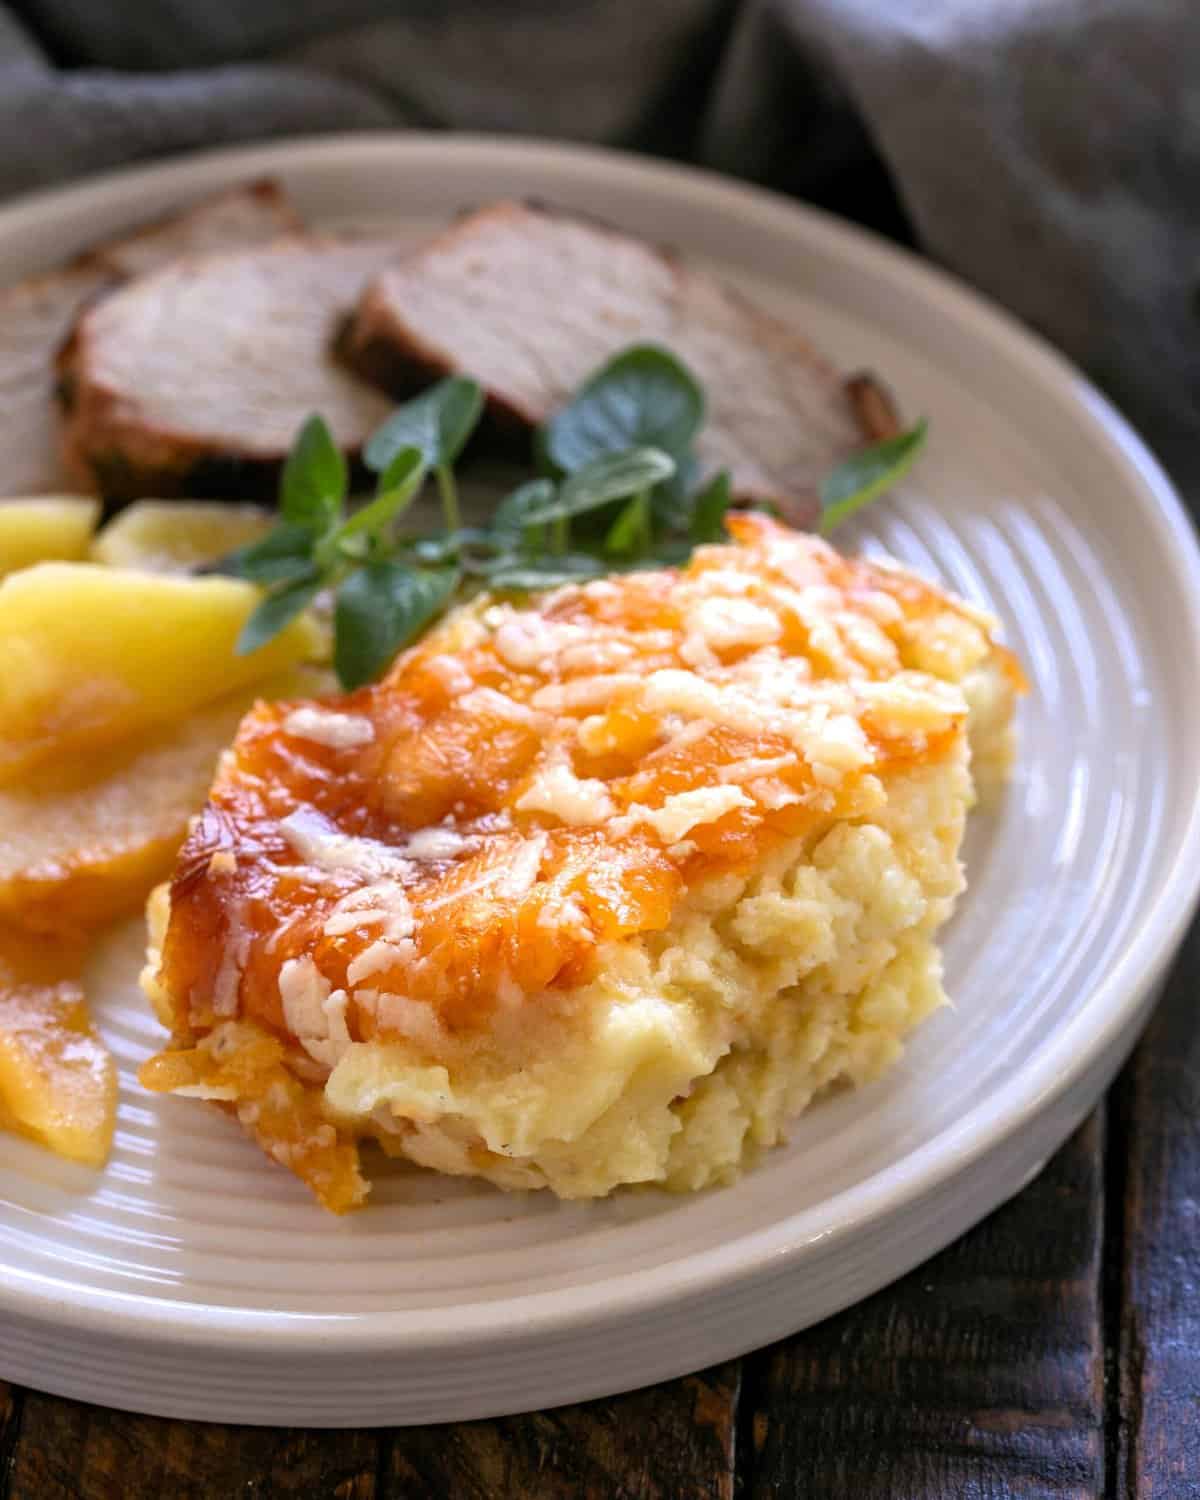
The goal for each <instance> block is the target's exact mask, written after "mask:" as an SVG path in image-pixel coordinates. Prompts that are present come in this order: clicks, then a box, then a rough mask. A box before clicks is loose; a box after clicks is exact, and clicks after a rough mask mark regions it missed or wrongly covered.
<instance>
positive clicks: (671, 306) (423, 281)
mask: <svg viewBox="0 0 1200 1500" xmlns="http://www.w3.org/2000/svg"><path fill="white" fill-rule="evenodd" d="M635 342H636V343H641V342H655V343H659V344H662V345H664V346H666V347H667V348H669V349H671V350H673V351H674V352H675V353H676V354H678V355H679V356H680V358H681V359H683V360H684V361H685V362H686V363H687V364H688V365H689V366H690V367H691V369H692V370H693V371H694V373H695V374H696V376H697V377H698V379H699V380H700V382H701V384H702V385H703V386H704V387H705V389H706V392H707V395H708V418H707V421H706V423H705V426H704V429H703V432H702V434H701V436H700V438H699V440H698V444H697V447H698V452H699V457H700V459H701V462H702V465H703V467H704V468H705V470H706V471H713V470H716V469H719V468H727V469H729V471H730V474H731V477H732V480H733V488H734V492H735V496H736V498H737V499H739V500H742V501H747V500H764V499H769V500H773V501H776V502H777V503H779V504H780V505H781V506H782V507H783V508H784V510H785V512H786V513H787V515H788V517H789V519H791V520H792V521H794V522H797V523H799V524H803V523H804V522H806V521H809V520H811V519H812V516H813V513H814V509H815V505H816V491H817V486H818V485H819V483H820V481H821V479H822V477H823V476H824V475H825V474H826V473H827V472H828V470H829V469H830V468H831V467H832V466H833V465H834V464H835V463H837V462H838V461H839V460H841V459H842V458H844V457H846V456H847V455H848V454H849V453H851V452H853V451H854V450H855V449H856V448H859V447H862V446H863V444H864V443H865V442H868V441H873V440H874V439H875V438H877V437H878V436H882V435H884V432H883V431H881V430H880V423H879V420H878V418H879V412H880V410H881V409H882V410H883V411H884V413H885V415H886V413H887V411H888V409H889V408H888V406H887V402H886V399H884V398H883V397H882V393H881V392H880V391H879V389H878V387H872V392H873V397H874V399H873V400H872V401H871V402H869V403H866V404H864V401H863V399H862V394H861V391H862V387H861V386H857V385H856V386H852V387H851V388H850V389H848V388H847V383H846V382H844V381H843V379H842V377H841V376H840V375H839V374H838V372H837V371H836V370H835V369H834V368H833V366H832V365H831V364H830V363H829V362H828V361H827V360H826V359H825V358H824V357H823V356H822V355H821V354H820V353H819V352H818V351H817V350H816V349H814V347H813V346H812V344H811V343H809V341H808V340H807V339H806V338H805V337H804V336H803V334H801V333H800V331H799V330H798V329H797V328H795V327H794V326H793V325H792V324H791V323H789V322H786V321H784V320H782V319H781V318H779V317H778V316H776V315H774V314H771V313H768V312H765V311H764V310H762V309H761V308H759V307H756V306H755V305H754V304H753V303H751V302H749V301H747V300H746V299H745V298H744V297H742V296H740V295H738V294H737V293H735V292H733V291H731V290H730V289H729V288H728V287H726V286H725V285H723V284H722V283H721V282H720V281H719V280H717V279H716V278H715V277H714V276H711V275H709V274H708V273H707V272H705V271H701V270H698V269H696V268H695V267H692V266H689V265H687V264H685V263H684V262H682V261H680V260H679V259H678V258H677V257H675V256H674V255H672V254H670V253H669V252H665V251H663V250H660V249H658V248H656V247H654V246H652V245H649V244H646V243H645V242H643V241H641V240H638V239H634V238H632V237H630V236H628V235H625V234H621V233H618V232H616V231H615V230H612V229H609V228H607V227H604V226H602V225H599V224H595V223H591V222H584V221H582V220H579V219H575V218H571V217H569V216H567V215H565V214H561V213H557V212H553V211H547V210H545V209H542V208H537V207H531V206H528V205H526V204H523V203H514V202H503V203H496V204H492V205H490V206H488V207H486V208H482V209H480V210H478V211H477V212H475V213H473V214H470V215H469V216H467V217H465V218H463V219H461V220H459V221H458V223H456V224H455V225H453V226H452V227H451V228H450V229H448V230H447V231H445V232H444V233H443V234H441V235H439V236H438V237H437V238H436V239H435V240H433V241H432V242H431V243H430V244H429V245H427V246H426V248H425V249H424V250H422V251H420V252H418V253H417V254H415V255H412V256H409V257H405V258H404V259H402V260H399V261H397V262H396V263H395V264H393V265H390V266H388V267H387V268H386V269H385V270H384V271H382V272H381V273H380V275H379V276H377V277H376V278H375V280H374V281H372V282H371V284H370V286H368V287H367V289H366V291H365V292H364V294H363V297H362V300H361V302H360V303H359V306H358V310H357V313H356V315H355V318H354V320H353V322H352V324H351V325H350V326H349V328H348V329H347V331H346V333H345V335H344V337H343V340H342V351H343V354H344V355H345V357H346V358H347V360H348V361H349V362H350V363H351V364H352V365H354V367H355V368H357V369H359V370H361V371H362V372H363V373H364V374H366V375H368V376H369V377H370V378H372V379H374V380H376V381H378V382H379V383H380V384H381V385H382V386H383V387H384V388H385V389H387V390H389V391H390V392H391V393H392V394H394V395H403V394H405V393H407V392H409V391H410V390H412V389H413V388H414V386H417V385H419V384H421V383H422V382H424V381H426V380H428V379H429V378H430V377H431V376H434V375H443V374H447V373H456V374H463V375H470V376H473V377H474V378H475V379H476V380H478V381H479V382H480V383H481V384H482V385H483V387H484V389H485V390H486V392H487V395H488V400H489V404H490V408H491V411H492V415H493V416H494V417H495V418H496V419H497V421H498V423H500V424H502V425H503V424H507V425H509V426H512V425H514V424H519V425H524V426H533V425H536V424H538V423H541V422H543V421H544V420H545V419H546V418H547V417H548V416H550V415H551V414H552V413H553V412H554V411H555V409H556V408H557V407H559V406H560V405H561V404H562V403H563V402H564V401H565V400H566V399H567V397H568V396H570V394H571V393H572V392H573V391H574V390H575V389H576V388H577V387H578V386H579V385H580V384H581V383H582V382H583V381H584V380H585V379H586V377H587V376H588V375H589V374H591V373H592V371H593V370H595V369H596V367H597V366H598V365H600V364H602V363H603V362H604V361H605V360H606V359H607V358H608V357H610V356H611V355H613V354H615V353H617V352H618V351H619V350H620V349H622V348H624V347H626V346H627V345H629V344H632V343H635ZM881 401H882V408H881V406H880V402H881ZM887 425H888V424H887V423H886V421H885V422H884V426H885V427H886V426H887Z"/></svg>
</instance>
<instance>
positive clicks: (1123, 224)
mask: <svg viewBox="0 0 1200 1500" xmlns="http://www.w3.org/2000/svg"><path fill="white" fill-rule="evenodd" d="M397 126H401V127H403V126H411V127H419V128H424V129H429V128H446V129H471V130H485V131H516V132H521V133H526V134H539V135H550V136H558V137H562V138H568V139H574V140H586V141H596V142H603V143H606V144H610V145H618V146H628V147H634V148H637V149H642V150H646V151H652V152H656V153H658V154H661V155H669V156H676V157H681V158H687V159H693V160H698V161H701V162H704V163H706V164H708V165H711V166H716V167H719V168H721V169H722V170H725V171H728V172H731V173H735V174H737V175H739V176H744V177H749V178H752V179H754V180H757V181H762V182H766V183H769V184H770V185H772V186H774V187H776V188H780V189H782V190H784V191H787V192H791V193H795V194H797V195H799V196H802V197H805V198H807V199H809V200H810V201H814V202H817V203H821V204H823V205H825V206H826V207H830V208H833V209H835V210H836V211H838V212H840V213H843V214H846V215H848V216H849V217H853V218H857V219H859V220H861V221H863V222H865V223H867V224H870V225H871V226H873V227H875V228H878V229H881V230H882V231H884V232H885V233H889V234H892V235H894V236H896V237H898V238H902V239H909V240H912V241H915V243H916V244H917V245H918V246H920V247H921V248H922V249H923V250H924V251H925V252H926V253H927V254H928V255H930V256H932V257H933V258H935V259H937V260H939V261H941V262H942V263H944V264H945V265H947V266H948V267H950V268H951V269H953V270H955V271H956V272H958V273H959V274H960V275H962V276H963V277H965V278H966V279H967V280H968V281H970V282H972V283H973V284H974V285H976V286H977V287H979V288H980V289H982V290H983V291H985V292H988V293H989V294H990V295H992V296H993V297H996V298H997V299H999V300H1000V301H1001V302H1003V303H1005V304H1006V305H1007V306H1008V307H1010V308H1011V309H1012V310H1013V311H1014V312H1015V313H1017V314H1018V315H1019V316H1020V317H1021V318H1023V319H1025V320H1026V321H1027V322H1028V323H1030V324H1031V325H1033V326H1034V327H1035V328H1037V329H1038V330H1040V331H1041V332H1042V333H1044V334H1046V335H1047V336H1048V337H1049V338H1051V339H1052V340H1053V341H1054V342H1055V343H1057V344H1058V345H1060V346H1061V347H1062V348H1063V349H1065V350H1066V351H1067V352H1068V353H1069V354H1071V355H1072V356H1073V357H1074V358H1076V359H1077V360H1079V362H1080V363H1081V364H1083V365H1084V366H1085V367H1086V368H1087V369H1088V370H1089V371H1090V372H1091V374H1092V375H1093V376H1094V377H1095V379H1097V380H1098V381H1099V383H1100V384H1101V385H1102V386H1104V387H1105V388H1106V389H1107V390H1108V391H1109V392H1110V393H1111V394H1112V395H1113V396H1114V397H1115V399H1116V400H1117V401H1118V402H1119V403H1120V405H1121V406H1122V407H1123V408H1124V409H1125V410H1126V412H1127V413H1128V414H1129V415H1130V416H1131V417H1132V418H1133V420H1134V421H1135V422H1136V423H1137V424H1138V425H1139V426H1140V427H1141V428H1142V430H1143V431H1144V432H1145V433H1146V435H1147V436H1148V437H1149V439H1150V440H1151V442H1152V443H1154V444H1155V445H1156V446H1157V448H1158V450H1159V452H1160V454H1161V455H1162V456H1163V458H1164V459H1165V460H1166V461H1167V462H1168V464H1169V465H1170V466H1171V467H1172V468H1173V469H1174V471H1175V473H1176V476H1177V477H1178V478H1179V479H1181V480H1182V481H1184V483H1185V484H1186V485H1187V486H1188V488H1189V489H1190V490H1191V491H1192V493H1193V494H1194V495H1195V494H1198V493H1200V5H1198V4H1197V3H1196V0H241V3H239V4H234V3H233V0H121V3H119V4H118V3H114V0H7V3H6V0H0V197H5V196H9V195H11V194H14V193H19V192H23V191H26V190H29V189H32V188H36V187H42V186H47V185H49V184H52V183H55V182H61V181H64V180H66V179H68V178H72V177H78V176H81V175H84V174H86V173H90V172H97V171H100V170H103V169H106V168H111V167H115V166H118V165H120V164H122V163H125V162H134V161H145V160H148V159H150V158H152V157H154V156H158V155H161V154H163V153H166V152H171V151H181V150H186V149H190V148H196V147H200V146H211V145H222V144H228V143H231V142H234V141H251V140H257V141H261V140H265V139H268V138H277V137H280V136H286V135H292V134H307V133H312V132H315V131H322V130H346V129H373V128H395V127H397Z"/></svg>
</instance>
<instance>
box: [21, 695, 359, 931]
mask: <svg viewBox="0 0 1200 1500" xmlns="http://www.w3.org/2000/svg"><path fill="white" fill-rule="evenodd" d="M329 681H330V679H329V678H328V677H327V675H326V674H324V673H318V672H315V671H306V670H303V669H297V670H296V671H294V672H291V673H288V674H286V675H284V676H281V677H276V678H271V679H269V680H268V681H267V682H265V683H263V684H262V685H261V686H259V687H257V688H254V689H243V690H242V691H241V692H238V693H235V694H232V695H231V696H228V697H225V698H222V699H220V700H219V701H218V702H217V703H215V704H213V705H211V706H210V707H209V708H207V709H203V710H200V711H198V712H197V713H196V714H194V715H193V716H192V717H191V718H189V719H187V720H186V721H185V722H184V723H183V724H181V725H177V726H174V727H172V728H170V729H167V730H163V731H160V732H159V733H158V734H157V735H156V736H155V737H154V738H152V739H149V740H146V741H143V742H142V744H141V745H140V747H130V746H127V745H124V744H122V745H120V746H118V747H115V748H113V749H110V750H108V751H106V752H104V753H103V754H99V755H94V756H89V757H88V758H87V759H86V760H79V759H76V760H74V761H72V762H71V764H70V765H69V766H68V767H65V768H64V767H62V766H59V765H57V764H56V765H54V766H51V767H43V768H41V769H40V770H37V771H33V772H29V773H28V774H27V775H26V776H24V777H22V778H21V780H20V782H19V783H16V784H10V785H9V786H6V787H3V788H0V829H3V830H4V837H3V840H2V841H0V923H2V922H10V923H13V924H15V925H16V926H18V927H20V928H22V929H24V930H25V931H27V932H44V933H46V934H56V935H57V934H61V933H62V932H63V931H64V930H65V931H69V932H73V933H77V934H82V933H85V932H90V931H93V930H94V929H95V928H97V927H99V926H101V925H102V924H104V923H105V922H109V921H111V920H112V919H113V918H115V917H119V916H122V915H124V914H126V913H128V912H133V911H136V910H138V908H139V907H140V906H141V904H142V902H143V901H144V900H145V899H146V896H147V894H148V893H149V892H150V890H151V889H152V888H153V886H154V885H155V883H156V882H157V881H159V880H161V879H163V878H164V877H165V876H166V875H167V874H168V873H169V871H170V868H171V862H172V860H173V859H174V857H175V853H176V851H177V850H178V848H179V845H180V844H181V843H182V841H183V837H184V834H185V833H186V831H187V822H188V819H189V818H190V817H191V816H192V814H193V813H195V812H198V811H199V809H200V808H201V806H202V805H203V803H204V799H205V797H206V796H207V795H208V788H209V784H210V783H211V781H212V778H213V772H214V769H215V767H216V763H217V757H218V756H219V755H220V753H221V751H222V750H223V749H224V748H225V746H226V745H228V744H229V743H230V742H231V740H232V739H233V736H234V733H235V731H236V729H237V726H238V724H239V722H240V721H241V718H242V715H243V714H244V713H245V712H246V711H247V709H248V708H249V707H250V706H251V704H252V703H253V702H254V700H255V699H256V698H259V697H264V698H279V697H290V696H293V695H297V696H298V695H302V694H307V693H309V692H311V691H314V690H315V691H317V692H321V691H324V690H327V688H328V685H329Z"/></svg>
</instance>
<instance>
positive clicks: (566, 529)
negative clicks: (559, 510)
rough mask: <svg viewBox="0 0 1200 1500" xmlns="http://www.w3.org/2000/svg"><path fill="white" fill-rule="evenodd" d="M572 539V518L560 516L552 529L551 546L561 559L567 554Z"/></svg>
mask: <svg viewBox="0 0 1200 1500" xmlns="http://www.w3.org/2000/svg"><path fill="white" fill-rule="evenodd" d="M570 539H571V518H570V517H569V516H559V517H558V519H557V520H556V521H554V522H552V524H551V527H550V545H551V548H552V549H553V551H554V552H555V553H556V554H557V555H558V556H559V557H561V556H562V555H563V553H565V552H566V550H567V546H568V543H569V542H570Z"/></svg>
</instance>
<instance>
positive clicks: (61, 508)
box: [0, 495, 100, 575]
mask: <svg viewBox="0 0 1200 1500" xmlns="http://www.w3.org/2000/svg"><path fill="white" fill-rule="evenodd" d="M99 519H100V502H99V500H89V499H86V498H84V497H83V496H82V495H43V496H38V497H36V498H31V499H29V500H0V575H3V574H5V573H13V572H15V571H16V570H17V569H18V568H28V567H32V565H33V564H34V563H40V562H47V561H49V560H51V559H54V558H65V559H71V558H77V557H86V556H87V551H88V546H89V544H90V542H91V540H92V532H93V531H95V529H96V522H97V521H98V520H99Z"/></svg>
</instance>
